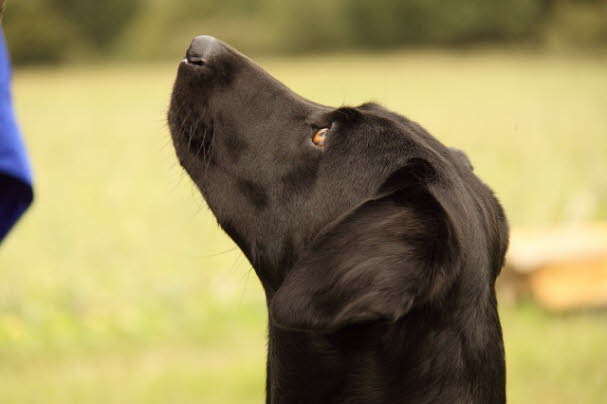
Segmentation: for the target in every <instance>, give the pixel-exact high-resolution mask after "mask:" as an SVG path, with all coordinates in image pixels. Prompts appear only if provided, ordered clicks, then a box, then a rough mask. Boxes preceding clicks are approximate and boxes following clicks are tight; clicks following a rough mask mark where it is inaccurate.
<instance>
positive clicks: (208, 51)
mask: <svg viewBox="0 0 607 404" xmlns="http://www.w3.org/2000/svg"><path fill="white" fill-rule="evenodd" d="M220 49H221V43H220V42H219V41H218V40H217V39H216V38H214V37H212V36H209V35H200V36H197V37H196V38H194V39H192V43H191V44H190V47H189V49H188V51H187V53H186V56H185V57H186V59H187V61H188V62H189V63H192V64H197V65H203V64H205V63H208V62H209V60H210V59H211V58H212V57H213V56H214V55H215V54H216V53H218V52H219V51H220Z"/></svg>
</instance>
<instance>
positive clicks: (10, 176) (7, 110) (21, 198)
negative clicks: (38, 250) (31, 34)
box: [0, 29, 33, 242]
mask: <svg viewBox="0 0 607 404" xmlns="http://www.w3.org/2000/svg"><path fill="white" fill-rule="evenodd" d="M32 199H33V189H32V173H31V169H30V165H29V161H28V158H27V152H26V149H25V144H24V143H23V139H22V138H21V133H20V132H19V127H18V126H17V122H16V120H15V112H14V110H13V103H12V98H11V65H10V60H9V56H8V50H7V48H6V42H5V40H4V34H3V33H2V31H1V29H0V242H1V241H2V239H3V238H4V237H5V236H6V234H8V232H9V230H10V229H11V228H12V227H13V225H14V224H15V223H16V222H17V220H18V219H19V217H21V215H22V214H23V212H25V210H26V209H27V208H28V206H29V205H30V204H31V202H32Z"/></svg>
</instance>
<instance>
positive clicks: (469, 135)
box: [0, 52, 607, 404]
mask: <svg viewBox="0 0 607 404" xmlns="http://www.w3.org/2000/svg"><path fill="white" fill-rule="evenodd" d="M263 62H264V65H265V66H266V67H267V68H268V70H269V71H270V72H271V73H273V74H274V75H276V76H277V77H279V78H280V79H282V80H283V81H285V82H286V83H287V84H288V85H289V86H291V87H292V88H293V89H295V90H296V91H298V92H300V93H302V94H303V95H305V96H307V97H309V98H313V99H314V100H317V101H320V102H323V103H329V104H333V105H340V104H344V103H346V104H356V103H360V102H362V101H366V100H368V99H374V100H376V101H380V102H382V103H384V104H386V105H387V106H389V107H390V108H393V109H395V110H398V111H400V112H402V113H404V114H406V115H408V116H409V117H411V118H413V119H415V120H417V121H419V122H421V123H422V124H423V125H424V126H426V127H427V128H428V129H429V130H430V131H431V132H432V133H433V134H435V135H436V136H437V137H439V138H440V139H441V140H443V141H444V142H445V143H446V144H449V145H452V146H457V147H459V148H461V149H464V150H466V151H467V152H468V154H469V156H470V157H471V159H472V161H473V163H474V165H475V169H476V171H477V173H478V174H479V175H480V176H481V177H482V178H483V179H485V180H486V181H487V182H488V183H489V184H491V186H492V187H493V188H494V189H495V190H496V192H497V194H498V196H499V197H500V198H501V200H502V201H503V203H504V205H505V207H506V210H507V212H508V213H509V216H510V218H511V221H512V223H513V225H515V226H526V225H539V224H545V223H552V222H555V221H576V220H588V219H605V218H607V178H606V176H607V158H606V156H607V70H605V66H606V65H607V58H590V57H586V58H584V57H575V58H567V57H553V56H537V55H527V54H519V53H474V52H472V53H469V54H458V55H456V54H447V53H413V54H389V55H348V56H336V57H332V58H328V57H310V58H306V59H268V60H265V61H263ZM174 73H175V66H174V65H159V66H144V65H141V66H118V67H117V66H81V67H69V68H59V69H49V68H40V69H36V70H25V71H20V72H17V74H16V77H15V95H16V102H17V107H18V112H19V117H20V120H21V123H22V126H23V130H24V133H25V137H26V140H27V143H28V145H29V147H30V151H31V155H32V159H33V165H34V171H35V177H36V201H35V205H34V206H33V207H32V209H31V210H30V211H29V212H28V214H27V216H26V217H25V218H24V220H23V221H22V222H21V223H20V224H19V226H18V227H17V228H16V229H15V231H14V232H13V233H12V234H11V236H10V237H9V238H8V239H7V240H6V242H5V243H4V245H3V246H2V248H1V249H0V403H3V404H26V403H44V404H66V403H75V404H93V403H103V404H111V403H128V404H130V403H134V404H138V403H180V404H188V403H223V404H232V403H242V404H247V403H261V402H262V401H263V391H264V360H265V319H266V313H265V305H264V300H263V296H262V293H261V290H260V286H259V283H258V281H257V279H256V278H255V275H254V274H253V273H252V272H251V270H250V266H249V264H248V263H247V262H246V260H245V259H244V258H243V257H242V255H241V254H240V253H239V252H238V251H237V250H236V249H235V248H234V245H233V244H232V242H231V241H230V240H229V239H227V237H226V236H225V235H223V234H222V233H221V232H220V231H219V230H218V228H217V226H216V224H215V221H214V219H213V217H212V216H211V214H210V213H209V211H208V210H207V208H206V207H205V206H204V204H203V202H202V200H201V198H200V197H199V195H198V194H197V192H196V191H195V189H194V187H193V186H192V185H191V184H190V182H189V180H188V179H187V178H186V177H185V175H184V174H183V173H182V171H181V169H180V168H179V166H178V165H177V164H176V159H175V158H174V155H173V151H172V147H171V145H170V142H169V137H168V131H167V129H166V125H165V112H166V107H167V103H168V97H169V93H170V88H171V84H172V80H173V77H174ZM502 319H503V326H504V332H505V338H506V349H507V359H508V394H509V397H510V402H511V403H521V404H523V403H554V404H559V403H562V404H565V403H603V402H605V401H604V400H605V397H607V362H606V360H605V359H606V358H607V343H606V341H607V316H605V315H604V314H596V313H595V314H584V315H567V316H563V315H554V314H549V313H545V312H543V311H542V310H540V309H539V308H537V307H536V306H534V305H533V304H532V303H527V304H523V305H520V306H515V307H503V308H502Z"/></svg>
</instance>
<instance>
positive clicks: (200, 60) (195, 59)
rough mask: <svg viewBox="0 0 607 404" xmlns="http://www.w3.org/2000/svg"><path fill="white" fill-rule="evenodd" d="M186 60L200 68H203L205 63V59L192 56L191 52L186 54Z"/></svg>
mask: <svg viewBox="0 0 607 404" xmlns="http://www.w3.org/2000/svg"><path fill="white" fill-rule="evenodd" d="M186 59H187V61H188V62H189V63H192V64H195V65H199V66H202V65H204V63H205V61H204V59H203V58H202V57H201V56H198V55H192V54H190V52H188V53H187V54H186Z"/></svg>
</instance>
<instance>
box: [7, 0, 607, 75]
mask: <svg viewBox="0 0 607 404" xmlns="http://www.w3.org/2000/svg"><path fill="white" fill-rule="evenodd" d="M4 29H5V32H6V35H7V39H8V41H9V45H10V48H11V52H12V56H13V60H14V62H15V63H18V64H27V63H58V62H63V61H70V60H82V59H95V58H108V57H111V58H121V59H125V58H126V59H128V58H130V59H137V60H150V59H158V58H174V57H179V56H181V54H182V53H183V52H184V48H185V44H187V41H188V40H189V39H190V38H191V37H192V36H193V35H195V34H200V33H208V34H212V35H215V36H217V37H220V38H222V39H224V40H226V41H228V42H231V43H233V44H234V45H236V46H237V47H238V48H239V49H242V50H244V51H249V52H250V51H255V52H282V53H285V52H289V53H293V52H317V51H328V50H335V49H382V48H394V47H400V46H424V47H462V46H470V45H478V44H483V45H485V44H489V45H491V44H504V43H515V44H526V45H529V44H530V45H534V46H538V47H539V46H553V47H559V46H560V47H568V46H569V47H575V48H576V49H579V48H581V47H582V48H583V47H588V48H597V47H603V48H606V47H607V2H606V1H605V0H507V1H506V0H307V1H301V0H298V1H295V0H180V1H175V0H104V1H98V0H9V2H8V8H7V11H6V16H5V19H4Z"/></svg>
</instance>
